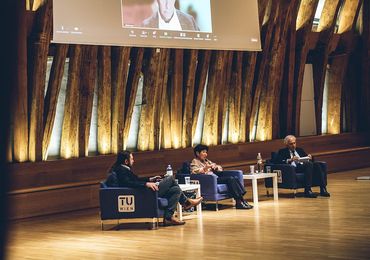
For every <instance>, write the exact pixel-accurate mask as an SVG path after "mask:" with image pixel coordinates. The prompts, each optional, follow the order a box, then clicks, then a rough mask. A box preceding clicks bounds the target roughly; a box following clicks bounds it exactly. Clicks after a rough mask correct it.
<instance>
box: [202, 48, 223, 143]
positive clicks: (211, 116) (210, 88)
mask: <svg viewBox="0 0 370 260" xmlns="http://www.w3.org/2000/svg"><path fill="white" fill-rule="evenodd" d="M224 65H225V51H213V52H212V56H211V63H210V71H209V75H208V84H207V98H206V108H205V115H204V125H203V135H202V142H203V143H204V144H207V145H217V144H218V137H219V132H218V131H219V129H218V123H219V111H220V107H219V106H220V98H222V97H220V89H221V87H220V85H221V84H220V82H222V81H223V80H224V79H223V78H224V77H223V76H224V72H223V70H224Z"/></svg>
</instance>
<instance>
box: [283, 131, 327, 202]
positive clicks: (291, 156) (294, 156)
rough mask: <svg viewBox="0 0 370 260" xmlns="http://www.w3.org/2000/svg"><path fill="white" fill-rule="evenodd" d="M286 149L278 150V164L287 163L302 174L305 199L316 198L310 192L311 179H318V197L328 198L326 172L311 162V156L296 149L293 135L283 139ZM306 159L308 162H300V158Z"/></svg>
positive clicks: (317, 164)
mask: <svg viewBox="0 0 370 260" xmlns="http://www.w3.org/2000/svg"><path fill="white" fill-rule="evenodd" d="M284 144H285V145H286V148H284V149H280V150H279V152H278V158H277V162H278V163H288V164H291V165H292V166H294V167H296V170H297V171H298V172H303V173H304V177H305V186H306V187H305V192H304V194H305V197H307V198H316V197H317V196H316V194H315V193H313V192H312V190H311V186H312V178H318V180H319V182H320V195H321V196H323V197H330V193H329V192H328V191H327V190H326V184H327V183H326V172H325V171H324V170H323V169H322V168H321V166H320V164H319V163H316V162H313V161H312V156H311V155H310V154H307V153H306V152H305V151H304V150H303V149H302V148H299V147H297V144H296V138H295V136H294V135H288V136H286V137H285V138H284ZM302 157H308V159H309V160H308V161H304V162H303V161H301V160H300V158H302Z"/></svg>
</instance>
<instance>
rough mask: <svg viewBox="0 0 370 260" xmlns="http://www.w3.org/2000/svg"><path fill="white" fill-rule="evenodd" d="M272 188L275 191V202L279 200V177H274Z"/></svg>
mask: <svg viewBox="0 0 370 260" xmlns="http://www.w3.org/2000/svg"><path fill="white" fill-rule="evenodd" d="M272 186H273V189H274V200H275V201H277V200H278V199H279V193H278V183H277V175H275V176H274V177H272Z"/></svg>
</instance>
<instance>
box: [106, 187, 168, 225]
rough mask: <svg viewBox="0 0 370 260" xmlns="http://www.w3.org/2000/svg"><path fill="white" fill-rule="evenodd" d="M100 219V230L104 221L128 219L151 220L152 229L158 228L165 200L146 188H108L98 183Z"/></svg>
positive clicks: (165, 203) (165, 205)
mask: <svg viewBox="0 0 370 260" xmlns="http://www.w3.org/2000/svg"><path fill="white" fill-rule="evenodd" d="M99 197H100V217H101V228H102V230H104V220H112V219H116V220H117V227H118V226H119V220H120V219H128V218H152V225H153V226H152V228H154V229H157V228H158V222H159V220H158V218H160V217H162V216H163V210H164V208H165V207H167V206H168V201H167V199H165V198H160V197H158V192H154V191H152V190H150V189H147V188H123V187H108V186H107V183H106V182H101V183H100V192H99Z"/></svg>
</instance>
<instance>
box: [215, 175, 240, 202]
mask: <svg viewBox="0 0 370 260" xmlns="http://www.w3.org/2000/svg"><path fill="white" fill-rule="evenodd" d="M217 183H219V184H226V185H227V189H228V191H229V193H230V195H231V197H233V198H234V199H235V200H241V199H243V195H244V194H245V193H246V191H245V189H244V186H243V185H242V184H241V183H240V181H239V179H238V178H236V177H234V176H222V177H218V178H217Z"/></svg>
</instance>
